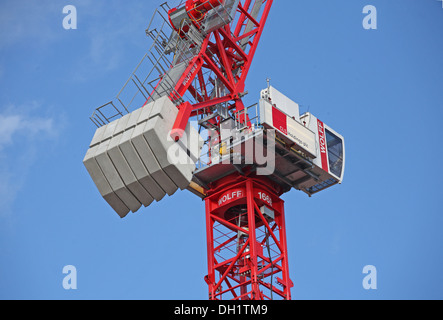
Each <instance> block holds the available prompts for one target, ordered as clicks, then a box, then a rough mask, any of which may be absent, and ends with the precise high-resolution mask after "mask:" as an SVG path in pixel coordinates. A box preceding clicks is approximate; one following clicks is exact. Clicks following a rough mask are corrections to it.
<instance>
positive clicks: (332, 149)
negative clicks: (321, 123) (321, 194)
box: [326, 129, 343, 178]
mask: <svg viewBox="0 0 443 320" xmlns="http://www.w3.org/2000/svg"><path fill="white" fill-rule="evenodd" d="M326 141H327V144H328V156H329V170H330V171H331V172H332V173H333V174H335V175H336V176H337V177H339V178H340V177H341V174H342V171H343V141H342V139H340V138H339V137H337V136H336V135H335V134H333V133H332V132H330V131H329V130H328V129H326Z"/></svg>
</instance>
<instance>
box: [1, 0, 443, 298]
mask: <svg viewBox="0 0 443 320" xmlns="http://www.w3.org/2000/svg"><path fill="white" fill-rule="evenodd" d="M161 2H163V1H157V0H155V1H142V0H132V1H129V2H128V1H121V0H106V1H104V0H94V1H92V0H83V1H82V0H77V1H76V0H66V1H55V0H40V1H31V0H2V1H1V2H0V298H2V299H207V286H206V284H205V282H204V280H203V277H204V276H205V275H206V274H207V264H206V238H205V220H204V204H203V202H202V201H201V200H200V199H198V198H196V197H195V196H193V195H191V194H190V193H188V192H187V191H185V192H179V193H177V194H176V195H174V196H173V197H171V198H167V199H164V200H163V201H161V202H160V203H156V204H154V205H152V206H151V207H149V208H147V209H143V210H141V211H140V212H139V213H137V214H131V215H130V216H129V217H128V218H126V219H124V220H120V219H119V218H118V216H117V215H116V214H115V213H113V212H112V209H111V208H110V207H109V206H108V205H107V204H106V203H105V202H104V200H103V199H102V198H101V197H100V195H99V193H98V191H97V190H96V188H95V186H94V184H93V183H92V180H91V179H90V178H89V176H88V174H87V171H86V170H85V168H84V167H83V164H82V159H83V157H84V155H85V153H86V150H87V148H88V145H89V142H90V140H91V138H92V136H93V134H94V131H95V128H94V126H93V124H92V123H91V122H90V121H89V119H88V117H89V116H90V115H91V114H92V111H93V110H94V109H95V108H96V107H98V106H100V105H101V104H103V103H106V102H108V101H109V100H110V99H111V98H112V97H114V95H115V94H116V93H117V92H118V90H119V89H120V88H121V86H122V85H123V84H124V82H125V81H126V80H127V78H128V76H129V75H130V73H131V72H132V70H133V69H134V67H135V66H136V64H137V63H138V61H139V60H140V59H141V57H142V56H143V55H144V53H145V51H146V50H147V48H148V46H149V45H150V42H149V40H148V39H147V38H146V36H145V34H144V30H145V29H146V27H147V25H148V23H149V19H150V18H151V15H152V13H153V11H154V10H155V8H156V7H157V6H158V5H159V4H160V3H161ZM368 4H371V5H374V6H376V8H377V14H378V21H377V22H378V29H377V30H365V29H364V28H363V27H362V20H363V18H364V16H365V15H364V14H362V10H363V7H364V6H366V5H368ZM65 5H74V6H76V8H77V14H78V29H77V30H65V29H64V28H63V26H62V21H63V18H64V15H63V13H62V10H63V7H64V6H65ZM442 74H443V7H442V3H441V2H439V1H437V0H420V1H417V0H391V1H382V0H371V1H366V0H354V1H348V0H334V1H308V0H297V1H289V0H275V1H274V5H273V7H272V10H271V13H270V16H269V19H268V23H267V26H266V28H265V31H264V33H263V37H262V40H261V43H260V45H259V49H258V51H257V54H256V57H255V60H254V64H253V66H252V69H251V72H250V74H249V78H248V81H247V90H248V91H249V95H248V96H247V97H245V101H246V104H253V103H255V102H257V100H258V98H259V92H260V90H261V89H263V88H264V87H265V86H266V78H267V77H269V78H271V84H272V85H273V86H275V87H276V88H278V89H279V90H280V91H282V92H284V93H285V94H286V95H288V96H289V97H291V98H292V99H293V100H295V101H297V102H298V103H300V104H301V105H302V107H301V109H302V111H307V110H308V109H309V111H310V112H312V113H313V114H314V115H316V116H318V117H319V118H320V119H322V120H323V121H324V122H325V123H326V124H328V125H329V126H330V127H332V128H333V129H334V130H336V131H337V132H339V133H341V134H342V135H343V136H344V137H345V139H346V152H347V153H346V172H345V180H344V183H343V185H341V186H336V187H334V188H332V189H330V190H327V191H324V192H323V193H320V194H318V195H316V196H314V197H313V198H310V199H309V198H307V197H306V196H305V195H304V194H303V193H301V192H297V191H292V192H291V193H288V194H286V195H284V196H283V199H284V200H285V201H286V225H287V233H288V250H289V258H290V261H289V266H290V275H291V278H292V281H293V282H294V284H295V287H294V288H293V291H292V294H293V298H295V299H442V298H443V289H442V288H443V286H442V285H443V273H442V270H443V233H442V231H441V230H442V226H443V216H442V211H443V210H442V207H443V191H442V189H441V180H442V178H443V169H442V165H441V162H442V161H441V157H442V156H443V150H442V147H441V145H440V143H439V140H440V137H441V119H442V117H443V80H442ZM66 265H74V266H75V267H76V268H77V272H78V289H77V290H70V291H67V290H65V289H64V288H63V286H62V281H63V278H64V276H65V275H64V274H63V273H62V270H63V267H64V266H66ZM365 265H374V266H375V267H376V268H377V275H378V281H377V284H378V289H377V290H372V291H367V290H364V289H363V287H362V280H363V277H364V276H365V275H363V274H362V270H363V267H364V266H365Z"/></svg>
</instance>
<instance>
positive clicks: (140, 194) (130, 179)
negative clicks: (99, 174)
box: [107, 118, 154, 207]
mask: <svg viewBox="0 0 443 320" xmlns="http://www.w3.org/2000/svg"><path fill="white" fill-rule="evenodd" d="M122 119H123V118H122ZM122 136H123V133H120V134H118V135H116V136H114V137H113V138H112V139H111V142H110V143H109V147H108V151H107V154H108V157H109V158H110V159H111V161H112V163H113V164H114V166H115V168H116V170H117V172H118V174H119V175H120V177H121V178H122V180H123V182H124V184H125V185H126V187H127V188H128V190H129V191H130V192H131V193H132V194H133V195H134V196H135V198H137V200H138V201H139V202H141V203H142V204H143V205H144V206H145V207H147V206H149V205H150V204H151V203H152V202H153V201H154V198H153V197H152V196H151V194H150V193H149V192H148V191H146V189H145V188H144V187H143V186H142V185H141V184H140V182H139V181H138V180H137V178H136V177H135V175H134V173H133V172H132V170H131V168H130V166H129V164H128V162H127V161H126V159H125V157H124V156H123V154H122V152H121V151H120V149H119V147H118V146H119V144H120V140H121V138H122Z"/></svg>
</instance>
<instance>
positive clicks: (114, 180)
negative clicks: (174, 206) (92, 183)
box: [95, 139, 142, 212]
mask: <svg viewBox="0 0 443 320" xmlns="http://www.w3.org/2000/svg"><path fill="white" fill-rule="evenodd" d="M110 142H111V140H110V139H109V140H106V141H105V142H102V143H101V144H100V145H99V147H98V150H97V154H96V155H95V160H96V161H97V163H98V165H99V167H100V169H101V170H102V172H103V174H104V175H105V177H106V180H108V182H109V184H110V186H111V188H112V190H113V191H114V192H115V193H116V194H117V196H118V197H119V198H120V199H121V200H122V201H123V202H124V203H125V205H126V206H127V207H128V208H129V209H130V210H131V211H132V212H137V211H138V209H140V207H141V205H142V204H141V202H140V201H138V200H137V198H135V197H134V195H133V194H132V193H131V192H130V191H129V190H128V189H127V188H126V186H125V184H124V182H123V180H122V179H121V177H120V175H119V174H118V171H117V169H116V168H115V167H114V164H113V163H112V161H111V159H110V158H109V156H108V154H107V150H108V147H109V144H110Z"/></svg>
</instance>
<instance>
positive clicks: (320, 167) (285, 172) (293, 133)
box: [260, 86, 345, 196]
mask: <svg viewBox="0 0 443 320" xmlns="http://www.w3.org/2000/svg"><path fill="white" fill-rule="evenodd" d="M260 118H261V123H262V125H263V127H264V128H265V129H274V130H275V133H276V141H277V144H276V147H277V157H278V159H277V163H278V165H277V169H276V170H277V172H276V177H277V178H278V180H280V181H285V182H286V183H287V184H288V185H290V186H292V187H294V188H296V189H299V190H301V191H304V192H305V193H307V194H308V195H310V196H311V195H313V194H315V193H317V192H319V191H322V190H324V189H327V188H329V187H331V186H333V185H335V184H341V183H342V181H343V176H344V168H345V143H344V138H343V136H341V135H340V134H339V133H337V132H336V131H334V130H333V129H332V128H330V127H329V126H328V125H326V124H325V123H323V122H322V121H321V120H320V119H318V118H317V117H315V116H314V115H312V114H311V113H309V112H307V113H305V114H303V115H301V116H300V113H299V105H298V104H297V103H295V102H294V101H292V100H291V99H289V98H288V97H286V96H285V95H283V94H282V93H280V92H279V91H278V90H276V89H275V88H274V87H272V86H269V87H268V88H267V89H264V90H262V91H261V99H260ZM279 148H280V151H279Z"/></svg>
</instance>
